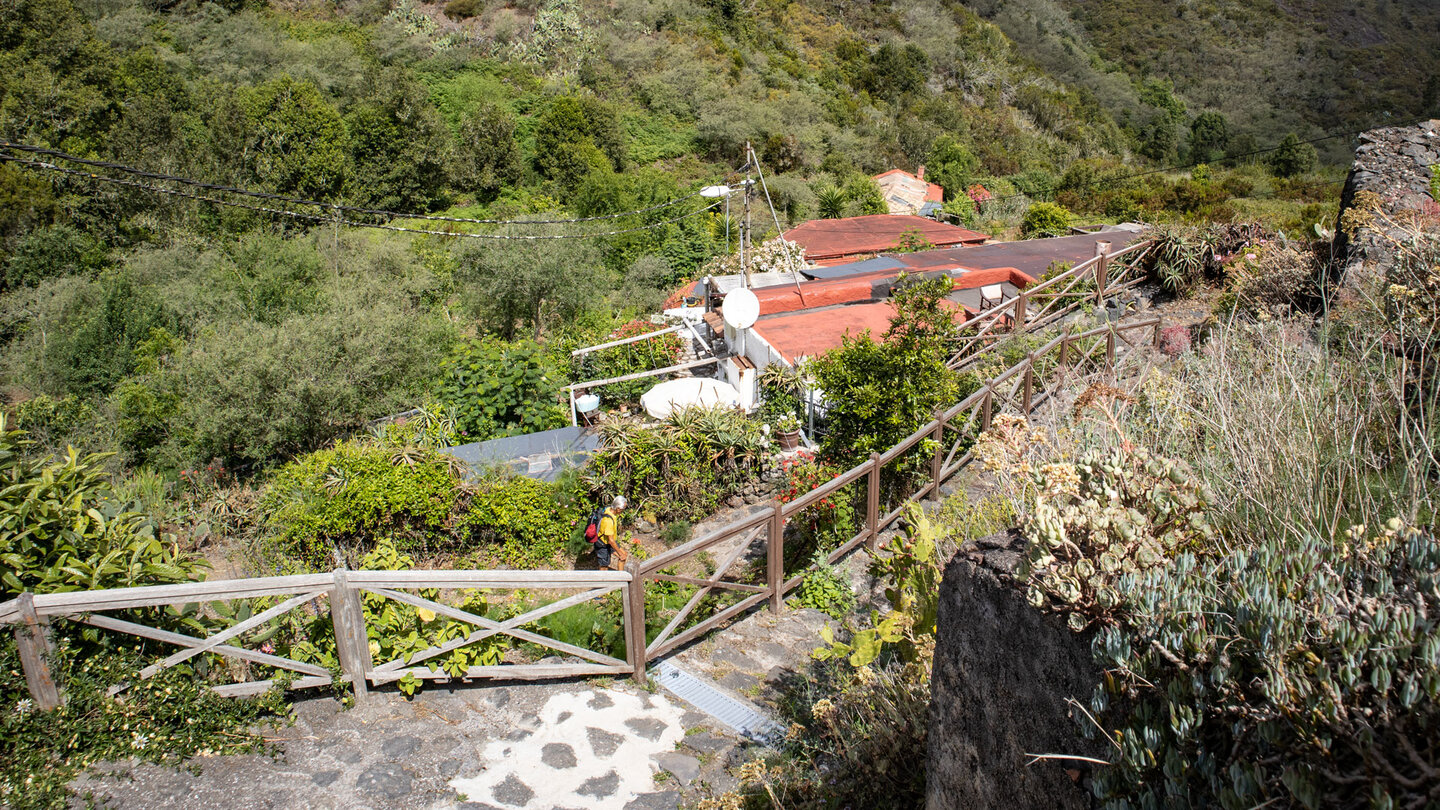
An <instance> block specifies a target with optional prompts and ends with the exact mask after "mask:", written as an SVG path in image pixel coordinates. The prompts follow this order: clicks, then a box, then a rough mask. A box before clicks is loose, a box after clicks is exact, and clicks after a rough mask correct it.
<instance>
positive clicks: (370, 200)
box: [345, 70, 449, 211]
mask: <svg viewBox="0 0 1440 810" xmlns="http://www.w3.org/2000/svg"><path fill="white" fill-rule="evenodd" d="M373 85H374V86H373V87H372V88H371V90H370V92H369V94H368V98H367V99H366V100H365V101H362V102H360V103H359V104H357V105H355V106H354V107H353V108H351V109H350V110H349V111H348V112H347V113H346V114H345V131H346V133H347V136H348V140H347V144H348V147H349V160H348V169H347V174H346V197H347V198H348V199H350V200H354V201H356V202H357V203H359V204H361V205H366V206H372V207H377V208H382V209H385V210H389V211H413V210H416V209H419V210H425V211H428V210H430V209H431V208H434V207H435V206H436V205H437V204H438V203H439V202H440V201H441V200H442V199H443V198H444V191H445V179H446V177H445V166H446V163H447V161H448V159H449V155H448V154H447V150H448V148H449V139H448V133H446V132H445V129H444V126H445V125H444V124H443V123H442V122H441V121H440V115H439V113H437V112H436V111H435V107H434V105H433V104H431V103H430V99H429V97H428V96H427V95H426V92H425V89H424V88H423V87H420V86H419V85H418V84H416V83H415V82H414V81H412V80H410V79H409V78H407V77H406V76H404V75H403V74H400V73H398V72H397V71H393V70H392V71H385V72H383V73H381V74H380V75H379V76H377V77H376V78H375V79H374V81H373Z"/></svg>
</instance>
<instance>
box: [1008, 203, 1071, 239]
mask: <svg viewBox="0 0 1440 810" xmlns="http://www.w3.org/2000/svg"><path fill="white" fill-rule="evenodd" d="M1074 220H1075V215H1074V214H1071V213H1070V212H1069V211H1068V210H1066V209H1065V207H1064V206H1062V205H1058V204H1056V203H1050V202H1037V203H1035V204H1033V205H1031V206H1030V207H1029V208H1028V209H1026V211H1025V219H1023V220H1021V222H1020V233H1021V234H1023V235H1025V236H1064V235H1065V233H1066V232H1068V230H1069V228H1070V223H1071V222H1073V221H1074Z"/></svg>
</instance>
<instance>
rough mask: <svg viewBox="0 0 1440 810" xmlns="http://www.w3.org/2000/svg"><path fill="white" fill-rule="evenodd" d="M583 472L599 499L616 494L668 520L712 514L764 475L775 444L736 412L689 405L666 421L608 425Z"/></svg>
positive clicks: (640, 509) (642, 510)
mask: <svg viewBox="0 0 1440 810" xmlns="http://www.w3.org/2000/svg"><path fill="white" fill-rule="evenodd" d="M600 437H601V446H600V448H599V449H598V450H596V451H595V453H594V454H593V455H591V456H590V462H589V463H588V464H586V465H585V468H584V471H583V472H582V477H583V480H584V482H585V486H586V488H587V489H588V490H589V492H590V496H591V499H592V500H591V502H592V503H602V502H608V500H609V499H610V498H613V497H615V496H616V495H624V496H625V497H627V498H629V499H630V503H631V504H632V508H634V509H636V510H637V511H638V513H639V514H654V515H656V516H657V517H658V518H659V519H661V520H675V519H687V520H698V519H701V518H705V517H709V515H710V514H711V513H712V512H713V511H714V510H715V509H716V508H717V507H718V506H719V504H720V502H721V501H722V500H724V499H725V498H727V497H729V496H730V495H731V494H732V493H734V492H736V491H737V490H738V489H739V488H740V487H741V486H743V485H744V484H745V483H746V482H748V481H750V480H752V479H753V478H754V477H755V476H757V475H758V474H759V473H760V469H761V464H762V462H763V460H764V450H765V447H766V445H767V443H768V440H767V439H766V438H765V436H764V434H762V433H761V432H760V427H759V425H758V424H756V423H755V422H753V421H751V420H750V419H747V418H746V417H745V415H744V414H741V413H738V412H736V411H732V410H721V409H716V410H704V409H698V408H697V409H687V410H682V411H679V412H677V413H675V414H674V415H672V416H671V417H670V419H669V420H668V421H667V422H666V423H665V424H663V425H659V426H657V427H644V426H641V425H638V424H635V423H632V422H620V421H615V422H606V423H603V424H602V425H601V427H600Z"/></svg>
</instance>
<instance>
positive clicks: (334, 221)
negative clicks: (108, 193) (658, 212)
mask: <svg viewBox="0 0 1440 810" xmlns="http://www.w3.org/2000/svg"><path fill="white" fill-rule="evenodd" d="M0 161H5V162H8V163H13V164H15V165H17V166H24V167H26V168H31V169H38V170H43V171H50V172H58V173H60V174H64V175H68V176H71V177H78V178H82V179H85V180H92V181H96V182H101V183H110V184H113V185H119V186H127V187H130V188H138V189H142V190H145V191H150V192H154V193H156V194H166V195H170V196H173V197H183V198H186V199H191V200H198V201H200V202H208V203H214V204H215V205H224V206H228V207H231V208H240V209H245V210H248V211H255V212H258V213H264V214H272V215H275V216H283V217H290V218H292V219H303V220H307V221H310V222H317V223H322V224H327V225H345V226H347V227H352V228H372V229H376V230H382V231H396V232H400V233H418V234H428V235H431V236H458V237H462V238H465V239H496V240H513V241H532V242H533V241H542V240H551V239H593V238H596V237H604V236H620V235H622V234H628V233H639V232H641V231H649V230H654V229H656V228H660V227H663V226H665V225H671V224H674V223H676V222H680V221H682V220H686V219H690V218H691V217H696V216H699V215H701V214H703V213H705V212H707V211H709V210H711V209H713V208H715V207H716V206H718V205H720V204H721V203H722V202H724V199H723V198H722V199H718V200H716V201H715V202H712V203H710V204H709V205H707V206H705V207H703V208H700V209H698V210H695V211H689V212H687V213H684V214H681V215H679V216H675V217H670V218H669V219H664V220H660V221H658V222H652V223H649V224H647V225H640V226H637V227H634V228H621V229H617V230H610V231H593V232H590V233H551V234H513V233H471V232H469V231H439V230H432V229H427V228H407V227H403V226H400V225H385V224H381V223H375V222H361V221H358V220H353V219H347V218H345V217H341V216H338V215H333V216H325V215H322V214H309V213H305V212H303V211H292V210H289V209H285V208H270V207H267V206H262V205H248V204H246V203H242V202H236V201H234V200H226V199H224V198H221V197H212V196H209V195H205V194H195V193H192V192H189V191H182V190H180V189H175V188H166V187H164V186H156V185H152V184H149V183H142V182H140V181H138V180H128V179H125V178H121V177H109V176H107V175H103V174H95V173H92V172H82V171H79V170H77V169H68V168H66V167H64V166H57V165H55V164H53V163H44V162H41V161H35V160H25V159H24V158H19V157H16V156H14V155H8V154H4V153H3V152H0ZM692 196H693V195H692ZM279 199H289V198H284V197H281V198H279ZM302 202H303V201H302ZM305 204H307V205H308V204H313V205H324V206H325V207H327V208H332V209H333V210H334V211H336V212H338V211H340V210H343V209H341V208H340V207H339V206H329V205H326V204H324V203H305ZM563 221H582V220H560V221H548V222H546V221H542V222H536V221H533V220H505V221H503V223H497V224H505V225H510V226H524V225H536V224H557V222H563Z"/></svg>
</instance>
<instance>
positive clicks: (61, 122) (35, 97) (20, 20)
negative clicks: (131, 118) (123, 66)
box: [0, 0, 121, 152]
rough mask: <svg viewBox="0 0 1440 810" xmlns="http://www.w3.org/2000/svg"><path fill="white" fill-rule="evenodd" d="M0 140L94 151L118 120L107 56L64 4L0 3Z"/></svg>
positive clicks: (36, 0) (40, 0)
mask: <svg viewBox="0 0 1440 810" xmlns="http://www.w3.org/2000/svg"><path fill="white" fill-rule="evenodd" d="M0 77H3V78H0V134H3V135H4V137H5V138H7V139H12V140H17V141H28V142H30V143H42V144H46V145H50V146H56V147H61V148H65V149H69V150H72V151H78V152H92V151H98V147H99V146H100V145H101V143H102V141H103V140H104V138H105V133H106V132H107V131H108V130H109V128H110V126H111V125H112V124H113V123H114V121H115V117H116V115H117V113H118V112H119V103H120V98H121V96H120V93H119V92H118V88H117V86H116V76H115V57H114V53H113V51H112V50H111V49H110V48H109V47H108V46H107V45H106V44H105V43H104V42H102V41H100V40H99V39H97V38H96V37H95V34H94V30H93V28H92V27H91V25H90V23H89V21H88V20H86V19H85V18H84V16H83V15H82V14H81V13H80V12H79V11H78V10H77V9H76V8H75V6H74V5H73V4H72V3H71V2H69V0H5V2H3V3H0Z"/></svg>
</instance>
